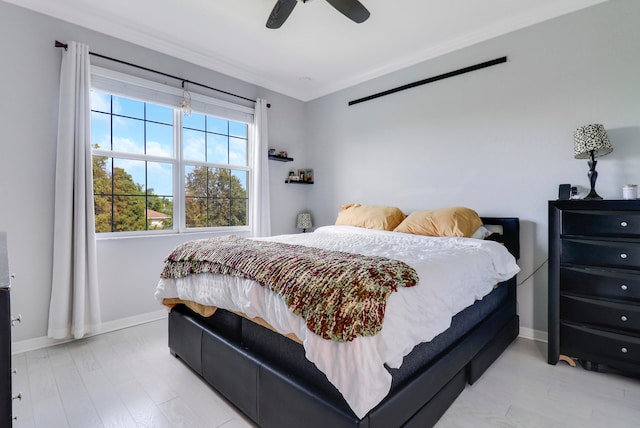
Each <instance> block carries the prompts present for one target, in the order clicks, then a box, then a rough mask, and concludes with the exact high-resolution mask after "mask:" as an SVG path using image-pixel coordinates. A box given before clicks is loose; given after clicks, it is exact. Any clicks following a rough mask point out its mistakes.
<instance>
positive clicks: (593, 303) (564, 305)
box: [560, 296, 640, 336]
mask: <svg viewBox="0 0 640 428" xmlns="http://www.w3.org/2000/svg"><path fill="white" fill-rule="evenodd" d="M560 319H563V320H571V322H574V323H577V324H581V323H585V324H590V325H592V326H597V327H604V328H613V329H621V330H625V331H628V332H630V333H634V334H637V335H638V336H640V305H629V304H623V303H617V302H610V301H606V300H595V299H589V298H584V297H578V296H562V297H560Z"/></svg>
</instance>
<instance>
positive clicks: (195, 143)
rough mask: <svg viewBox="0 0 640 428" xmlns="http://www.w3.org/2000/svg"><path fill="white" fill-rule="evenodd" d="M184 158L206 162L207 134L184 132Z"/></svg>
mask: <svg viewBox="0 0 640 428" xmlns="http://www.w3.org/2000/svg"><path fill="white" fill-rule="evenodd" d="M182 157H183V158H184V159H186V160H195V161H202V162H204V161H205V160H206V144H205V133H204V132H202V131H194V130H191V129H184V130H183V131H182Z"/></svg>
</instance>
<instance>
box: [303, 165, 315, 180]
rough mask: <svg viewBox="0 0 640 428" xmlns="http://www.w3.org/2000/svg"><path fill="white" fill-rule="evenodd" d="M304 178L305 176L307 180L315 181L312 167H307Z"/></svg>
mask: <svg viewBox="0 0 640 428" xmlns="http://www.w3.org/2000/svg"><path fill="white" fill-rule="evenodd" d="M304 178H305V181H308V182H310V183H313V169H311V168H309V169H307V170H306V172H305V176H304Z"/></svg>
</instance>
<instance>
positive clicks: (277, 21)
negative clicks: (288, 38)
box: [267, 0, 298, 29]
mask: <svg viewBox="0 0 640 428" xmlns="http://www.w3.org/2000/svg"><path fill="white" fill-rule="evenodd" d="M297 3H298V2H297V0H278V1H277V2H276V5H275V6H274V7H273V10H272V11H271V15H269V19H267V28H271V29H275V28H280V27H282V24H284V21H286V20H287V18H288V17H289V15H291V12H292V11H293V8H294V7H296V4H297Z"/></svg>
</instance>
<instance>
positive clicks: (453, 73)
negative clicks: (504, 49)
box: [349, 56, 507, 106]
mask: <svg viewBox="0 0 640 428" xmlns="http://www.w3.org/2000/svg"><path fill="white" fill-rule="evenodd" d="M504 62H507V57H506V56H503V57H501V58H496V59H492V60H491V61H486V62H482V63H480V64H476V65H471V66H469V67H465V68H460V69H458V70H454V71H450V72H448V73H444V74H439V75H437V76H433V77H429V78H427V79H423V80H419V81H417V82H413V83H407V84H406V85H402V86H398V87H397V88H393V89H389V90H386V91H383V92H378V93H377V94H373V95H369V96H368V97H364V98H359V99H357V100H353V101H349V105H350V106H352V105H354V104H359V103H363V102H365V101H370V100H373V99H376V98H380V97H384V96H385V95H391V94H395V93H396V92H400V91H404V90H405V89H411V88H415V87H416V86H421V85H426V84H427V83H432V82H436V81H438V80H442V79H448V78H449V77H453V76H458V75H460V74H464V73H469V72H470V71H476V70H480V69H482V68H487V67H491V66H493V65H497V64H502V63H504Z"/></svg>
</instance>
